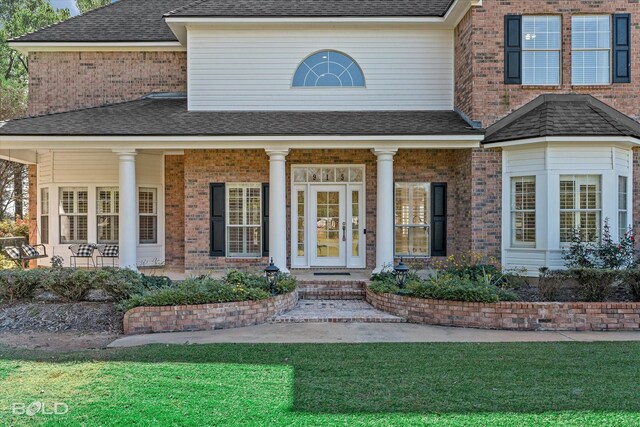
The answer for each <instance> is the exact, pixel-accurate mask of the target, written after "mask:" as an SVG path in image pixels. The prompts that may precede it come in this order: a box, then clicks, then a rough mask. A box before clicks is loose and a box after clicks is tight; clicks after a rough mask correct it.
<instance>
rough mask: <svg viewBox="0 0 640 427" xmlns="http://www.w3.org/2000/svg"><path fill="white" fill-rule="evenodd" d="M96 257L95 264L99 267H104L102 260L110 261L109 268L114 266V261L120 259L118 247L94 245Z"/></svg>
mask: <svg viewBox="0 0 640 427" xmlns="http://www.w3.org/2000/svg"><path fill="white" fill-rule="evenodd" d="M96 250H97V251H98V255H96V263H97V264H99V266H100V267H104V259H105V258H110V259H111V266H112V267H115V266H116V260H117V259H118V258H119V257H120V246H118V245H96Z"/></svg>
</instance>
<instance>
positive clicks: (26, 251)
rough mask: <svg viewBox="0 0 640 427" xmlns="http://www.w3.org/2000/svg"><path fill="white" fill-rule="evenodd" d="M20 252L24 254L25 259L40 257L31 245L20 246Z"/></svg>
mask: <svg viewBox="0 0 640 427" xmlns="http://www.w3.org/2000/svg"><path fill="white" fill-rule="evenodd" d="M22 252H24V254H25V255H26V256H27V258H31V257H36V256H40V252H38V250H37V249H36V248H34V247H33V246H31V245H22Z"/></svg>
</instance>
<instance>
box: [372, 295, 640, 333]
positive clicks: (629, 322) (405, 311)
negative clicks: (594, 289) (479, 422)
mask: <svg viewBox="0 0 640 427" xmlns="http://www.w3.org/2000/svg"><path fill="white" fill-rule="evenodd" d="M367 301H368V302H369V303H370V304H371V305H373V306H374V307H375V308H377V309H379V310H382V311H386V312H388V313H391V314H394V315H396V316H400V317H404V318H405V319H407V320H408V321H409V322H413V323H423V324H428V325H446V326H459V327H467V328H482V329H516V330H529V331H611V330H613V331H621V330H625V331H638V330H640V303H637V302H636V303H624V302H620V303H598V302H595V303H594V302H591V303H589V302H571V303H555V302H546V303H545V302H537V303H536V302H501V303H493V304H486V303H477V302H461V301H440V300H430V299H423V298H410V297H406V296H400V295H392V294H376V293H373V292H371V291H370V290H369V289H367Z"/></svg>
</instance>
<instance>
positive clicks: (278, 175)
mask: <svg viewBox="0 0 640 427" xmlns="http://www.w3.org/2000/svg"><path fill="white" fill-rule="evenodd" d="M265 151H266V152H267V156H269V256H270V257H271V258H273V263H274V264H275V265H276V266H277V267H278V268H279V269H280V271H282V272H283V273H288V272H289V270H288V269H287V235H288V233H287V179H286V168H285V166H286V157H287V154H289V149H269V148H267V149H265Z"/></svg>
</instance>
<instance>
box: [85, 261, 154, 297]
mask: <svg viewBox="0 0 640 427" xmlns="http://www.w3.org/2000/svg"><path fill="white" fill-rule="evenodd" d="M92 273H93V274H92V276H93V277H92V281H91V287H92V288H95V289H102V290H103V291H105V292H106V293H107V294H109V295H110V296H111V297H112V298H113V299H114V300H116V301H122V300H123V299H127V298H129V297H130V296H131V295H134V294H137V293H141V292H143V291H144V290H145V282H144V276H143V275H141V274H140V273H137V272H135V271H132V270H129V269H118V268H104V269H100V270H96V271H95V272H92Z"/></svg>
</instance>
